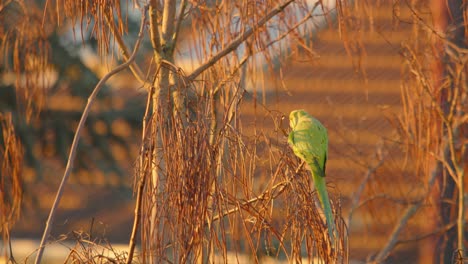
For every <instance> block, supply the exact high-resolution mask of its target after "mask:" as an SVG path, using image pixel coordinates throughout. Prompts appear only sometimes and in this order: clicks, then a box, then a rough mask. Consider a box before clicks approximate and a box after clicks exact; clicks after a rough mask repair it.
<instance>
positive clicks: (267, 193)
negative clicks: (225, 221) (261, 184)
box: [211, 182, 290, 222]
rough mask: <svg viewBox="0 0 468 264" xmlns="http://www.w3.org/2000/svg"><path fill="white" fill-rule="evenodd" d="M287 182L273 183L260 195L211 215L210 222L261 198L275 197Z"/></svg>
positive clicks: (284, 187)
mask: <svg viewBox="0 0 468 264" xmlns="http://www.w3.org/2000/svg"><path fill="white" fill-rule="evenodd" d="M289 184H290V183H289V182H280V183H278V184H276V185H274V186H273V187H272V188H271V189H270V190H267V191H265V192H264V193H262V194H261V195H259V196H257V197H254V198H252V199H250V200H248V201H245V202H243V203H239V204H238V205H237V206H236V207H234V208H231V209H229V210H227V211H226V212H224V213H222V214H219V215H217V216H215V217H213V219H211V222H215V221H217V220H220V219H221V218H224V217H225V216H228V215H230V214H233V213H235V212H238V211H240V209H242V208H246V207H247V206H249V205H251V204H252V203H255V202H258V201H262V200H265V199H267V198H269V199H273V198H276V197H278V196H279V195H280V194H281V193H282V192H283V191H284V190H285V189H286V187H288V186H289Z"/></svg>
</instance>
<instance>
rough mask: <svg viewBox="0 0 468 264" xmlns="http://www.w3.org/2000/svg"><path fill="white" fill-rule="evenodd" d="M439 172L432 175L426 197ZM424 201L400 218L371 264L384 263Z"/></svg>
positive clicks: (409, 207)
mask: <svg viewBox="0 0 468 264" xmlns="http://www.w3.org/2000/svg"><path fill="white" fill-rule="evenodd" d="M437 172H438V171H437V170H434V171H433V172H432V174H431V177H430V179H429V181H428V185H427V186H428V188H427V192H426V196H427V195H429V194H430V191H431V189H432V186H434V183H435V180H436V178H437V176H438V173H437ZM423 202H424V199H421V200H420V201H419V202H417V203H415V204H412V205H410V206H408V207H407V208H406V210H405V212H404V213H403V214H402V215H401V216H400V218H399V220H398V221H397V224H396V225H395V226H394V228H393V231H392V233H391V234H390V236H389V237H388V240H387V243H386V244H385V246H384V247H383V248H382V249H381V250H380V252H379V253H378V254H377V255H376V257H375V258H374V260H373V261H372V262H371V263H382V262H383V261H384V260H385V259H386V258H387V257H388V255H389V254H390V252H392V250H393V249H394V248H395V246H396V245H397V244H398V237H399V236H400V233H401V232H402V231H403V229H404V228H405V227H406V225H407V223H408V221H409V220H410V219H411V217H413V215H414V214H416V212H417V211H418V210H419V208H420V207H421V205H422V204H423Z"/></svg>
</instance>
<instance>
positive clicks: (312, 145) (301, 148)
mask: <svg viewBox="0 0 468 264" xmlns="http://www.w3.org/2000/svg"><path fill="white" fill-rule="evenodd" d="M289 125H290V126H291V129H292V130H291V132H290V133H289V137H288V143H289V145H290V146H291V148H292V149H293V151H294V154H296V156H298V157H299V158H300V159H302V160H303V161H305V162H306V163H307V165H309V167H310V170H311V172H312V178H313V180H314V186H315V189H316V190H317V193H318V197H319V200H320V204H321V205H322V209H323V211H324V213H325V218H326V221H327V226H328V234H329V236H330V241H331V243H332V244H333V243H334V238H335V237H334V234H336V233H335V232H336V228H335V222H334V221H333V212H332V209H331V205H330V199H329V198H328V193H327V188H326V185H325V165H326V163H327V153H328V135H327V129H326V128H325V127H324V126H323V125H322V123H320V121H318V120H317V119H315V118H314V117H312V116H311V115H309V114H308V113H307V112H306V111H304V110H294V111H292V112H291V114H289ZM336 238H338V237H336Z"/></svg>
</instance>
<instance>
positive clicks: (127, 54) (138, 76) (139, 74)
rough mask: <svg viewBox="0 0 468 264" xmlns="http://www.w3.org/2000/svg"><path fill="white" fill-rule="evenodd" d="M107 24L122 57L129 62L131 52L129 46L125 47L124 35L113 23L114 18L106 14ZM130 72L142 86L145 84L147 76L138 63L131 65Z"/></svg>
mask: <svg viewBox="0 0 468 264" xmlns="http://www.w3.org/2000/svg"><path fill="white" fill-rule="evenodd" d="M106 22H107V25H108V26H109V29H110V31H111V33H112V35H113V36H114V38H115V40H116V41H117V45H119V48H120V50H121V51H122V56H123V58H124V60H126V61H128V59H129V58H130V55H131V54H130V52H129V51H128V48H127V45H125V42H124V41H123V38H122V35H121V34H120V33H119V31H118V29H117V27H116V26H115V23H114V22H113V20H112V18H111V17H110V14H108V13H106ZM130 70H131V71H132V73H133V76H135V78H136V79H137V80H138V81H139V82H140V83H142V84H144V83H145V75H144V74H143V72H142V70H141V69H140V67H139V66H138V64H136V63H132V64H130Z"/></svg>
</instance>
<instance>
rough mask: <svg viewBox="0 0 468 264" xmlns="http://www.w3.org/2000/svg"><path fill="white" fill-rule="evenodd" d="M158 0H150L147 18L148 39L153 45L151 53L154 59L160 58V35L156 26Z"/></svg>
mask: <svg viewBox="0 0 468 264" xmlns="http://www.w3.org/2000/svg"><path fill="white" fill-rule="evenodd" d="M158 2H159V1H158V0H150V5H149V20H150V39H151V45H152V46H153V53H154V57H155V59H156V60H159V59H160V54H159V52H160V51H161V37H160V35H159V27H158Z"/></svg>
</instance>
